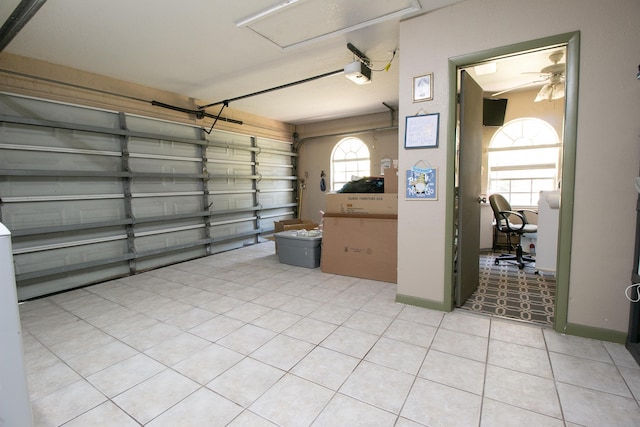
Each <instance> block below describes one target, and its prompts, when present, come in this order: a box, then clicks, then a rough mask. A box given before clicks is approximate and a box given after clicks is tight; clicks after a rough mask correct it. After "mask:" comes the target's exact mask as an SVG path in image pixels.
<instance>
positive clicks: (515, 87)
mask: <svg viewBox="0 0 640 427" xmlns="http://www.w3.org/2000/svg"><path fill="white" fill-rule="evenodd" d="M546 81H547V79H542V80H535V81H533V82H528V83H523V84H520V85H517V86H513V87H511V88H509V89H505V90H503V91H500V92H496V93H494V94H492V95H491V96H498V95H502V94H503V93H507V92H511V91H512V90H516V89H520V88H521V87H525V86H529V85H534V84H536V83H542V82H546Z"/></svg>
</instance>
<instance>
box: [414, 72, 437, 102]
mask: <svg viewBox="0 0 640 427" xmlns="http://www.w3.org/2000/svg"><path fill="white" fill-rule="evenodd" d="M432 99H433V73H429V74H425V75H424V76H418V77H414V78H413V102H422V101H431V100H432Z"/></svg>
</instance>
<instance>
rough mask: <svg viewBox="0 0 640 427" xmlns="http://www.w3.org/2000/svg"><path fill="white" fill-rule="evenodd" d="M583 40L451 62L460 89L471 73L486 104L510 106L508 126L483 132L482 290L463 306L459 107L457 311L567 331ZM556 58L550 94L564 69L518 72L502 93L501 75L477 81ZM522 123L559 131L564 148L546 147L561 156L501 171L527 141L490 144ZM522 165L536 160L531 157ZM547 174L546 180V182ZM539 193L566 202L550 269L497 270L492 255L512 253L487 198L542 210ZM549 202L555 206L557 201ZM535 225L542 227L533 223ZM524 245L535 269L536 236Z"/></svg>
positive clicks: (570, 38) (567, 38) (559, 212)
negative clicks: (497, 196) (489, 71)
mask: <svg viewBox="0 0 640 427" xmlns="http://www.w3.org/2000/svg"><path fill="white" fill-rule="evenodd" d="M578 36H579V34H578V33H572V34H565V35H561V36H557V37H552V38H549V39H546V40H538V41H532V42H529V43H524V44H520V45H513V46H509V47H503V48H498V49H495V50H493V51H486V52H481V53H477V54H473V55H469V56H466V57H464V58H452V59H451V65H452V66H455V71H454V70H453V68H452V67H450V70H452V74H453V72H455V78H456V85H457V87H460V85H461V83H460V76H461V74H464V73H468V74H469V75H471V76H472V78H473V79H474V80H476V79H477V80H476V81H477V82H478V85H479V86H480V87H481V90H482V96H483V97H484V98H496V97H500V98H501V99H507V101H506V103H507V105H509V104H510V105H509V106H508V107H507V111H506V114H505V117H504V119H505V120H504V122H502V123H498V124H496V123H492V125H487V124H485V126H482V127H481V131H480V132H481V133H482V141H483V142H482V144H483V149H482V154H481V158H479V159H476V161H478V162H480V164H481V177H480V176H479V177H478V179H479V180H480V182H481V187H482V188H481V191H480V194H479V197H477V200H479V201H484V203H482V202H481V203H480V205H481V207H480V213H479V215H480V216H481V219H480V221H479V222H480V224H481V225H480V228H481V229H480V230H475V231H474V232H475V233H478V234H480V239H479V240H480V245H479V247H478V248H477V252H476V253H477V256H476V257H475V266H473V268H475V269H476V271H478V273H477V275H478V277H477V278H476V281H475V283H476V284H477V285H478V286H477V289H473V290H472V292H471V293H470V294H468V295H470V296H468V295H467V297H468V298H467V297H465V296H463V297H462V298H460V297H459V295H458V291H457V288H458V277H459V276H461V275H462V274H461V273H464V272H465V271H469V269H470V265H469V264H470V263H471V261H469V258H468V257H467V258H466V259H467V265H465V262H464V259H462V261H461V259H460V258H461V257H459V256H458V255H459V250H460V247H459V246H461V242H462V245H464V242H467V243H468V242H473V241H474V240H473V239H469V238H466V239H465V237H464V233H465V230H464V225H461V224H460V223H461V222H462V221H461V218H462V217H461V216H458V212H460V211H464V210H467V208H468V207H469V205H470V204H471V203H472V202H470V201H469V199H467V202H466V206H465V202H464V201H463V200H462V198H461V197H459V195H460V194H462V189H461V188H460V187H462V186H463V183H461V182H460V181H459V176H458V174H459V171H460V170H462V169H463V168H464V164H463V162H465V161H466V162H469V161H470V160H469V158H468V157H467V158H466V160H463V153H464V152H465V145H464V144H465V141H464V140H463V135H464V134H465V131H464V130H463V127H464V126H465V124H464V123H463V122H464V120H463V113H462V109H463V107H462V105H461V106H460V111H461V112H460V115H456V117H458V118H459V121H460V122H459V123H457V125H456V132H455V135H456V142H457V145H456V149H455V151H452V152H450V155H451V157H452V160H451V163H450V164H453V165H455V168H454V170H455V176H454V182H455V187H456V189H455V192H454V194H455V197H453V198H452V200H453V201H454V202H453V203H454V207H453V209H452V212H453V213H454V214H453V217H454V218H453V221H452V222H451V224H452V235H453V239H452V253H453V254H454V257H453V263H452V276H453V279H452V283H455V284H456V285H455V287H454V286H452V287H454V289H452V295H453V301H452V308H453V307H454V306H455V307H460V308H463V309H470V310H475V311H481V310H487V309H488V310H493V312H492V313H491V314H492V315H496V316H502V317H510V318H516V319H519V320H524V321H530V322H536V323H542V324H547V325H552V326H553V327H554V329H556V330H560V331H561V330H563V328H564V326H565V325H566V317H567V300H568V283H569V280H568V279H569V277H568V273H569V254H570V244H571V243H570V240H571V239H570V236H571V218H572V208H571V205H572V203H571V201H572V199H573V182H574V167H575V117H576V115H577V110H576V101H577V99H576V95H577V59H578V49H579V40H578ZM558 52H562V56H563V57H565V58H566V62H563V65H562V67H563V75H562V81H560V80H557V79H556V80H554V81H553V83H554V87H553V88H550V87H546V88H545V86H547V85H549V84H550V83H551V80H550V79H548V78H547V77H548V76H549V75H550V74H549V73H547V72H546V71H549V70H552V71H556V70H557V69H558V68H559V67H556V68H553V69H550V68H546V71H545V67H548V66H549V65H541V66H540V65H539V66H537V67H538V68H534V69H533V70H532V71H531V72H532V74H529V71H519V72H518V73H517V74H518V75H517V76H515V77H517V78H518V79H520V81H521V83H517V82H515V80H514V81H511V82H509V81H505V82H503V83H502V87H500V88H498V87H497V86H496V85H497V84H498V81H497V78H498V77H499V76H500V73H493V74H495V75H489V76H488V77H483V76H482V75H477V73H478V70H482V68H491V66H489V67H484V66H486V65H488V64H490V63H492V62H493V63H495V64H494V65H497V68H498V70H499V69H500V68H501V67H502V68H503V69H504V68H508V65H507V64H506V62H507V61H514V62H518V63H520V65H522V64H528V62H527V61H528V60H529V59H532V60H533V57H534V56H536V55H537V56H539V57H543V56H546V59H547V61H551V63H550V65H556V64H559V63H560V61H555V62H553V60H554V59H556V58H557V57H558V56H559V55H555V56H552V55H553V54H557V53H558ZM502 63H504V64H502ZM528 67H536V65H528ZM463 70H464V73H463ZM535 70H538V71H535ZM532 76H533V77H534V78H532ZM523 79H525V81H524V82H522V81H523ZM554 79H555V78H554ZM559 83H562V85H561V86H559ZM543 89H544V90H543ZM541 94H542V95H541ZM462 97H463V93H461V94H460V98H462ZM536 101H537V102H536ZM461 104H462V102H461ZM478 108H482V107H481V106H480V107H478ZM523 118H534V119H540V120H542V121H544V122H546V123H548V124H549V125H550V126H552V127H553V128H554V129H555V130H556V133H557V135H558V138H559V142H558V143H556V142H554V141H552V140H549V142H548V143H546V144H542V145H545V147H544V148H553V147H554V146H555V147H556V149H557V153H558V161H557V162H542V163H539V164H535V162H534V164H533V165H531V164H529V165H527V164H525V163H523V162H522V161H521V162H520V163H518V161H516V162H514V163H512V164H509V163H504V158H508V157H514V158H517V157H518V156H517V155H515V154H514V153H517V152H520V154H523V153H524V152H525V149H524V148H523V147H518V146H517V145H518V144H522V141H521V140H518V138H513V139H514V144H513V146H511V147H503V148H504V149H502V150H494V149H495V148H496V147H493V148H490V141H491V138H492V137H493V136H494V135H495V134H496V133H497V132H499V131H500V130H501V129H503V127H502V126H501V125H504V124H508V123H509V122H510V121H513V120H517V119H523ZM499 151H503V153H498V154H497V156H496V157H500V156H503V159H502V160H501V161H502V163H500V162H498V163H496V162H492V163H490V160H489V157H490V154H491V153H492V152H499ZM505 153H506V154H505ZM520 157H521V158H528V159H529V160H531V157H530V156H529V157H527V156H520ZM530 163H531V162H530ZM551 163H556V164H555V165H553V168H551V169H553V172H552V173H553V174H555V176H549V174H548V173H549V170H551V169H550V165H551ZM545 173H547V176H546V177H545ZM549 178H551V179H549ZM545 180H546V181H547V184H550V185H551V186H550V188H546V187H545V186H541V185H540V183H541V182H542V181H545ZM559 183H562V185H559ZM543 187H544V188H543ZM540 191H544V192H548V193H551V192H555V193H557V200H560V199H561V198H562V200H563V201H564V202H565V203H562V205H563V206H555V207H559V208H558V209H555V212H554V213H555V215H556V218H555V222H556V228H555V230H552V231H551V236H552V237H553V239H552V240H553V251H551V250H548V249H546V248H545V255H549V254H551V253H553V254H552V255H553V256H552V262H551V263H550V264H549V265H545V266H544V271H541V270H542V269H539V268H537V267H538V266H536V265H534V266H533V267H526V268H524V269H520V268H519V266H518V265H513V264H511V265H510V264H508V263H503V262H500V263H499V264H498V265H496V264H495V261H494V260H495V258H494V257H495V255H496V254H498V253H501V252H503V251H508V250H509V248H506V247H505V246H504V243H503V242H501V241H500V238H501V236H499V235H498V234H495V227H494V218H493V211H492V210H491V208H490V206H489V204H488V203H486V201H487V198H488V195H489V194H491V193H502V192H504V193H507V195H508V196H509V197H510V198H512V199H513V203H512V204H513V206H514V209H519V208H525V209H532V210H539V203H538V200H537V199H538V198H539V196H540V194H541V193H540ZM536 196H538V197H536ZM543 196H545V197H544V198H545V199H546V198H547V197H546V196H547V195H546V194H544V193H543ZM534 199H535V200H534ZM552 199H554V200H556V199H555V196H554V197H552ZM473 203H476V204H477V203H478V202H477V201H475V202H473ZM554 205H555V203H554ZM474 209H475V208H474ZM533 221H535V222H538V221H537V220H536V219H534V220H533ZM545 229H546V230H547V231H548V230H549V227H547V226H545ZM467 232H468V230H467ZM547 235H549V233H547ZM502 238H503V237H502ZM501 243H502V244H503V245H502V247H501V246H500V244H501ZM512 243H513V242H512ZM520 243H521V244H523V246H524V249H525V251H526V252H535V253H532V254H531V255H534V256H535V258H536V261H537V260H538V259H539V257H540V256H541V255H542V254H541V253H540V249H541V248H540V245H539V244H538V240H537V236H526V238H524V239H523V241H522V242H520ZM512 250H513V249H512ZM543 256H544V255H543ZM545 263H546V261H545ZM532 290H534V291H535V292H536V293H537V295H536V296H535V297H534V296H533V294H532ZM462 295H464V292H462ZM485 312H486V311H485ZM487 314H489V313H487Z"/></svg>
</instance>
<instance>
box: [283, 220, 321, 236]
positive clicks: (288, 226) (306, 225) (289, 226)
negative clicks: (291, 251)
mask: <svg viewBox="0 0 640 427" xmlns="http://www.w3.org/2000/svg"><path fill="white" fill-rule="evenodd" d="M315 228H318V223H317V222H313V220H312V219H301V218H296V219H285V220H282V221H273V232H274V233H279V232H281V231H287V230H313V229H315Z"/></svg>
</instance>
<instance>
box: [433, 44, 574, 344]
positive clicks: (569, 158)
mask: <svg viewBox="0 0 640 427" xmlns="http://www.w3.org/2000/svg"><path fill="white" fill-rule="evenodd" d="M553 46H566V47H567V60H566V63H567V71H566V73H567V82H568V83H567V85H566V87H565V103H566V104H565V125H564V141H563V165H562V182H563V183H564V184H565V185H563V186H562V192H561V198H562V206H561V207H560V224H562V227H560V232H559V235H558V263H557V266H556V283H557V291H556V306H555V316H554V318H555V321H554V329H555V330H556V331H558V332H561V333H562V332H566V329H567V313H568V306H569V272H570V267H571V241H572V232H573V203H574V185H575V166H576V165H575V162H576V145H577V123H578V74H579V73H578V71H579V63H580V32H579V31H574V32H570V33H564V34H558V35H555V36H550V37H545V38H541V39H536V40H530V41H526V42H521V43H516V44H512V45H508V46H502V47H498V48H494V49H488V50H484V51H480V52H474V53H470V54H467V55H462V56H457V57H453V58H449V96H450V98H449V99H450V102H449V122H448V135H447V193H446V194H447V199H446V200H447V219H446V227H448V228H447V230H449V232H448V233H447V236H448V237H447V239H446V240H445V248H444V249H445V251H446V253H450V254H451V256H450V257H448V258H446V259H445V262H446V264H445V273H446V275H445V284H444V294H445V298H447V296H448V297H449V298H450V299H449V300H446V301H445V303H447V304H448V303H449V301H451V307H453V292H454V291H455V277H454V271H453V264H452V260H453V256H454V254H453V246H454V244H453V238H454V237H453V236H454V235H455V222H454V218H453V215H454V213H453V212H454V205H455V198H454V197H453V195H454V192H455V188H454V187H455V161H456V158H455V154H456V153H455V147H456V139H455V138H456V120H457V114H456V112H457V97H458V86H457V85H458V69H460V68H465V67H469V66H471V65H474V64H477V63H480V62H484V61H487V60H491V59H496V58H500V57H503V56H510V55H513V54H516V53H519V52H526V51H533V50H539V49H543V48H549V47H553ZM449 171H451V173H449ZM567 184H570V185H567ZM451 309H452V308H451Z"/></svg>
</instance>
